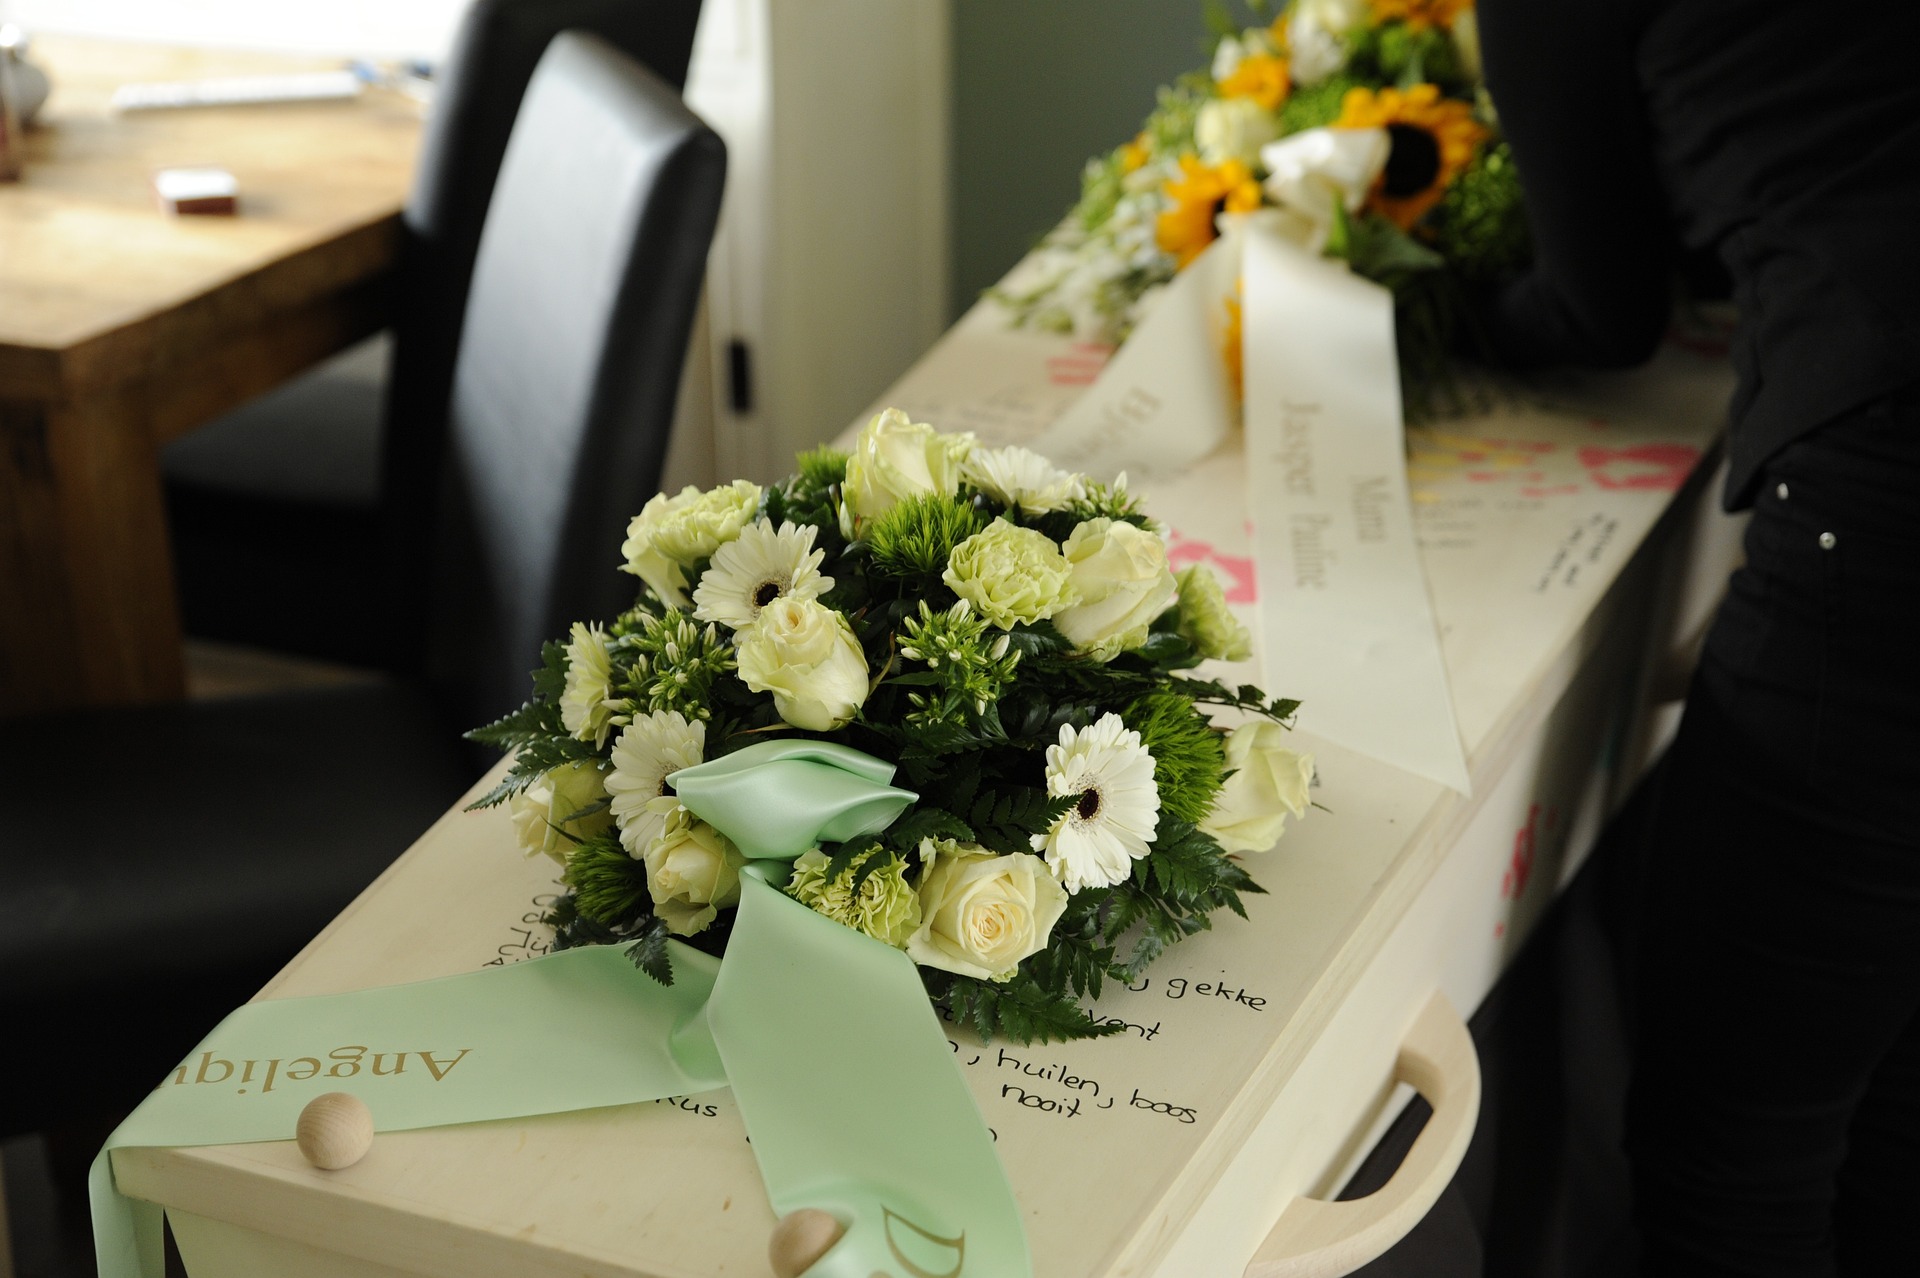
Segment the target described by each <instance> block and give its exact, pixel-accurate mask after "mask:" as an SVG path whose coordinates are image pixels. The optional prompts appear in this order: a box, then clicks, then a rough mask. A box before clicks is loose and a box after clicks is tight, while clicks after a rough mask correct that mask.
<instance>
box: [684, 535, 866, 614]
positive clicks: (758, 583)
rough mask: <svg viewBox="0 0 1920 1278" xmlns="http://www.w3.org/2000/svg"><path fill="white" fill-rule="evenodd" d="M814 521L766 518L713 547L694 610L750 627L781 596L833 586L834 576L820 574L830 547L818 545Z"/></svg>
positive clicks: (815, 594)
mask: <svg viewBox="0 0 1920 1278" xmlns="http://www.w3.org/2000/svg"><path fill="white" fill-rule="evenodd" d="M817 531H819V530H818V529H816V528H815V527H814V526H813V525H812V524H802V525H800V526H798V527H796V526H794V525H793V524H792V523H782V524H781V525H780V527H779V528H777V529H776V528H775V527H774V526H773V524H772V522H771V521H769V520H766V519H762V520H759V521H758V522H756V523H755V524H754V525H753V526H752V527H750V528H743V529H741V530H740V535H739V536H738V537H736V538H734V539H733V540H732V541H730V542H728V543H727V544H726V545H724V546H722V547H720V549H718V550H716V551H714V552H713V562H712V563H710V564H709V565H707V571H706V572H705V573H703V574H702V575H701V577H700V584H699V586H698V587H696V588H695V590H694V592H693V615H694V616H696V617H698V618H699V619H700V620H702V621H717V622H719V623H720V624H721V625H724V626H730V627H732V628H733V629H735V630H744V629H746V628H747V627H748V626H751V625H752V624H753V623H754V621H755V620H757V619H758V618H759V616H760V610H761V609H762V608H764V607H766V606H767V605H768V604H770V603H772V602H773V601H774V600H776V599H780V598H783V597H790V598H794V599H817V598H819V597H820V596H821V595H824V594H825V593H827V591H829V590H832V589H833V578H831V577H823V576H821V575H820V561H821V560H823V559H825V558H826V556H827V552H826V551H824V550H815V549H814V548H813V536H814V533H816V532H817Z"/></svg>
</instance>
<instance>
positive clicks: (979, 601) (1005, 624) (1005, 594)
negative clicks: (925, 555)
mask: <svg viewBox="0 0 1920 1278" xmlns="http://www.w3.org/2000/svg"><path fill="white" fill-rule="evenodd" d="M1067 574H1068V568H1067V561H1066V560H1065V559H1064V558H1062V557H1061V554H1060V547H1058V546H1056V545H1054V544H1053V538H1051V537H1049V536H1047V535H1046V534H1045V533H1043V532H1040V531H1038V530H1037V529H1033V528H1021V527H1019V526H1018V525H1016V524H1011V523H1009V522H1007V521H1006V520H1004V519H996V520H994V521H993V522H992V523H991V524H988V525H987V526H986V528H984V529H983V530H981V531H980V532H977V533H975V534H974V535H973V536H971V537H969V538H967V539H966V540H965V541H963V542H961V543H960V544H959V545H957V546H955V547H954V548H953V553H952V554H950V555H949V556H948V557H947V569H946V571H945V572H944V573H942V574H941V578H940V579H941V580H942V581H944V582H946V583H947V588H948V589H949V590H951V591H953V593H954V594H956V595H959V596H960V597H961V598H962V599H964V600H966V601H967V602H968V603H970V604H972V605H973V606H974V608H976V609H977V610H978V611H979V613H980V615H981V616H983V617H985V618H986V619H987V620H988V621H990V622H992V623H993V624H994V625H996V626H998V627H1000V629H1002V630H1011V629H1013V628H1014V627H1015V626H1016V625H1019V624H1020V623H1021V622H1026V623H1027V624H1029V625H1031V624H1032V623H1033V622H1036V621H1039V620H1041V619H1042V618H1044V617H1051V616H1053V615H1054V614H1055V613H1056V612H1058V611H1060V609H1062V608H1064V607H1066V606H1067V605H1068V604H1070V603H1072V602H1073V600H1074V593H1073V587H1072V586H1071V585H1069V584H1068V582H1067Z"/></svg>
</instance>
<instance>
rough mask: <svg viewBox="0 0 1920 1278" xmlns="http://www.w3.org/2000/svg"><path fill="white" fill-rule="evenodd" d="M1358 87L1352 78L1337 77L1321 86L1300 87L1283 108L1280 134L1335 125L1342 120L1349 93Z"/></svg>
mask: <svg viewBox="0 0 1920 1278" xmlns="http://www.w3.org/2000/svg"><path fill="white" fill-rule="evenodd" d="M1358 84H1360V81H1359V80H1356V79H1354V78H1353V77H1352V76H1350V75H1334V76H1329V77H1328V78H1327V79H1325V80H1322V81H1321V82H1320V83H1318V84H1309V85H1300V86H1297V87H1296V88H1295V89H1294V91H1293V92H1292V93H1290V94H1289V95H1287V100H1286V101H1285V102H1284V103H1282V104H1281V107H1280V133H1281V135H1282V136H1286V135H1288V134H1293V133H1299V132H1302V131H1303V130H1306V129H1319V128H1324V127H1326V126H1327V125H1329V124H1332V123H1333V122H1334V121H1335V120H1337V119H1339V118H1340V102H1341V100H1342V99H1343V98H1345V97H1346V96H1347V90H1348V89H1351V88H1353V87H1355V86H1356V85H1358Z"/></svg>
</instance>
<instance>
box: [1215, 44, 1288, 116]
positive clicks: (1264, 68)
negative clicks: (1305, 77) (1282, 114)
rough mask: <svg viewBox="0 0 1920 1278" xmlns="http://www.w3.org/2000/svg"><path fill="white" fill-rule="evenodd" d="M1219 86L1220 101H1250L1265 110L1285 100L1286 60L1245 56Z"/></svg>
mask: <svg viewBox="0 0 1920 1278" xmlns="http://www.w3.org/2000/svg"><path fill="white" fill-rule="evenodd" d="M1219 83H1220V96H1221V97H1223V98H1252V99H1253V100H1254V101H1255V102H1258V103H1259V104H1260V105H1261V106H1263V107H1265V108H1266V109H1267V110H1269V111H1278V110H1279V109H1280V104H1281V103H1282V102H1285V101H1286V100H1287V60H1286V59H1285V58H1282V57H1279V56H1277V55H1275V54H1271V53H1249V54H1248V55H1247V56H1246V57H1244V58H1242V59H1240V65H1239V66H1237V67H1235V68H1234V69H1233V72H1232V74H1230V75H1229V76H1227V78H1226V79H1224V80H1222V81H1220V82H1219Z"/></svg>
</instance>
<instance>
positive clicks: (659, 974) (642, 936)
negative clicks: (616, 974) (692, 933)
mask: <svg viewBox="0 0 1920 1278" xmlns="http://www.w3.org/2000/svg"><path fill="white" fill-rule="evenodd" d="M667 940H668V932H667V921H666V920H665V919H663V918H661V917H660V916H659V915H657V914H649V915H648V916H647V918H646V921H645V922H644V923H642V924H641V927H640V933H639V935H638V936H636V937H635V938H634V940H633V944H631V945H629V946H627V957H628V958H629V959H631V960H632V961H633V965H634V966H635V967H637V968H639V969H640V970H641V971H643V972H645V973H646V974H647V975H648V976H651V977H652V978H653V979H654V980H656V981H658V982H660V984H662V985H672V984H673V962H672V960H671V959H670V958H669V957H668V954H667Z"/></svg>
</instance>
